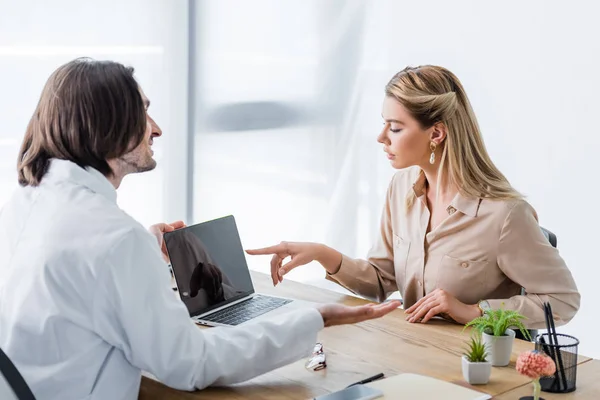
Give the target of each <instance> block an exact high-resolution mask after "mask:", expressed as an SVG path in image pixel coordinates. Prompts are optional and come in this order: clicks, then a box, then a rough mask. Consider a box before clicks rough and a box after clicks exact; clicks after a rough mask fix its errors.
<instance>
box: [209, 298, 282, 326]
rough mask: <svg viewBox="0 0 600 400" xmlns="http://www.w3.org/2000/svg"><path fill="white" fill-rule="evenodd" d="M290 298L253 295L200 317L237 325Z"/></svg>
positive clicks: (272, 308) (274, 307) (279, 305)
mask: <svg viewBox="0 0 600 400" xmlns="http://www.w3.org/2000/svg"><path fill="white" fill-rule="evenodd" d="M291 301H292V300H288V299H281V298H278V297H269V296H254V297H252V298H250V299H248V300H245V301H242V302H241V303H237V304H235V305H233V306H231V307H227V308H224V309H222V310H219V311H217V312H214V313H212V314H209V315H206V316H204V317H201V318H200V319H202V320H203V321H210V322H218V323H220V324H226V325H239V324H241V323H242V322H246V321H248V320H251V319H252V318H256V317H258V316H259V315H262V314H265V313H267V312H269V311H271V310H274V309H276V308H278V307H281V306H284V305H286V304H287V303H289V302H291Z"/></svg>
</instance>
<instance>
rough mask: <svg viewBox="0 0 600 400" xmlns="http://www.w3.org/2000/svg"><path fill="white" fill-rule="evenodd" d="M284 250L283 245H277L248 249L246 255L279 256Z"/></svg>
mask: <svg viewBox="0 0 600 400" xmlns="http://www.w3.org/2000/svg"><path fill="white" fill-rule="evenodd" d="M282 250H283V247H282V245H281V244H277V245H275V246H269V247H263V248H261V249H248V250H246V253H248V254H250V255H251V256H263V255H268V254H278V253H281V252H282Z"/></svg>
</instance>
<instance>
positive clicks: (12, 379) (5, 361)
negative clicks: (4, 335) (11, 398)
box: [0, 349, 35, 400]
mask: <svg viewBox="0 0 600 400" xmlns="http://www.w3.org/2000/svg"><path fill="white" fill-rule="evenodd" d="M0 374H2V376H4V379H5V380H6V382H7V383H8V385H9V386H10V387H11V389H12V391H13V392H14V394H15V396H16V398H17V399H19V400H35V396H34V395H33V393H32V392H31V389H29V386H27V382H25V379H23V377H22V376H21V374H20V373H19V371H18V370H17V367H15V365H14V364H13V363H12V361H10V359H9V358H8V356H7V355H6V354H4V352H3V351H2V349H0Z"/></svg>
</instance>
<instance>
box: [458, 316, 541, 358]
mask: <svg viewBox="0 0 600 400" xmlns="http://www.w3.org/2000/svg"><path fill="white" fill-rule="evenodd" d="M523 319H525V317H524V316H523V315H521V314H519V313H518V312H516V311H513V310H505V309H504V308H499V309H495V310H485V312H484V313H483V315H482V316H481V317H479V318H475V319H474V320H473V321H471V322H469V323H468V324H466V325H465V329H466V328H468V327H470V326H472V327H473V328H474V329H476V330H477V331H479V332H480V333H481V334H482V336H483V343H484V344H485V345H486V349H487V351H488V353H489V360H490V361H491V362H492V365H493V366H494V367H505V366H507V365H508V363H509V362H510V355H511V353H512V346H513V342H514V340H515V331H513V330H512V329H510V328H511V327H514V328H517V329H519V330H520V331H521V333H522V334H523V336H524V337H526V338H528V339H529V340H531V335H529V331H527V329H526V328H525V325H523V322H521V320H523Z"/></svg>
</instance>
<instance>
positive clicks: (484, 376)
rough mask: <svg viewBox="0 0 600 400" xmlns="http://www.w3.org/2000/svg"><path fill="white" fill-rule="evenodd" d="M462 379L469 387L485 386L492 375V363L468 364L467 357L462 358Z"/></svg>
mask: <svg viewBox="0 0 600 400" xmlns="http://www.w3.org/2000/svg"><path fill="white" fill-rule="evenodd" d="M462 373H463V378H465V381H467V382H468V383H469V384H471V385H485V384H487V383H488V382H489V381H490V375H491V374H492V363H491V362H489V361H486V362H470V361H469V360H468V359H467V357H465V356H463V357H462Z"/></svg>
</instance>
